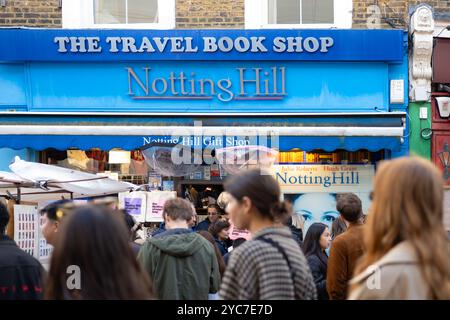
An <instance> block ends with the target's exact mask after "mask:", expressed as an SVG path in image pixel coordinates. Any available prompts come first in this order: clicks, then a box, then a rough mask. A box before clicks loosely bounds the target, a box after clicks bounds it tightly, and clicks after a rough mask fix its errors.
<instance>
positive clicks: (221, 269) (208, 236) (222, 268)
mask: <svg viewBox="0 0 450 320" xmlns="http://www.w3.org/2000/svg"><path fill="white" fill-rule="evenodd" d="M197 233H198V234H199V235H201V236H202V237H203V238H205V239H206V240H208V241H209V242H210V243H211V244H212V246H213V247H214V252H215V253H216V257H217V262H218V263H219V272H220V277H223V274H224V273H225V261H224V260H223V257H222V254H221V252H220V249H219V247H218V246H217V243H216V240H215V239H214V237H213V236H212V234H211V233H209V232H208V231H205V230H200V231H197Z"/></svg>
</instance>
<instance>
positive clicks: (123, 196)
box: [119, 191, 147, 222]
mask: <svg viewBox="0 0 450 320" xmlns="http://www.w3.org/2000/svg"><path fill="white" fill-rule="evenodd" d="M119 209H124V210H125V211H126V212H127V213H128V214H129V215H131V216H133V217H134V218H135V219H136V221H137V222H145V215H146V211H147V192H146V191H134V192H121V193H119Z"/></svg>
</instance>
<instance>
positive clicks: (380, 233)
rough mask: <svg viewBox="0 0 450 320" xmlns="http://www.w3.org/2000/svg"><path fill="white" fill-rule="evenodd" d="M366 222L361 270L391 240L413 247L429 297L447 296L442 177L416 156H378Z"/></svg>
mask: <svg viewBox="0 0 450 320" xmlns="http://www.w3.org/2000/svg"><path fill="white" fill-rule="evenodd" d="M373 196H374V199H373V203H372V207H371V209H370V211H371V212H370V214H368V221H367V225H366V229H367V230H366V231H367V233H366V239H365V242H366V253H365V255H364V256H363V257H362V260H361V261H360V264H359V265H358V266H357V268H356V273H360V272H361V271H363V270H364V269H365V268H367V267H368V266H370V265H371V264H373V263H374V262H376V261H378V260H379V259H380V258H381V257H382V256H384V255H385V254H386V253H387V252H388V251H389V250H391V249H392V248H393V247H394V246H395V245H397V244H398V243H400V242H402V241H408V242H409V243H410V244H411V245H412V246H413V248H414V251H415V253H416V255H417V258H418V260H419V263H420V268H421V271H422V275H423V277H424V279H425V281H426V283H427V284H428V286H429V289H430V291H431V294H432V298H433V299H446V300H447V299H450V247H449V243H448V239H447V235H446V233H445V229H444V225H443V179H442V175H441V173H440V172H439V170H438V169H437V168H436V167H435V166H434V165H432V164H431V163H430V162H429V161H426V160H424V159H420V158H416V157H414V158H398V159H395V160H391V161H386V162H382V164H381V165H380V167H379V169H378V172H377V174H376V177H375V183H374V194H373Z"/></svg>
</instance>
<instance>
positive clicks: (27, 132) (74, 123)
mask: <svg viewBox="0 0 450 320" xmlns="http://www.w3.org/2000/svg"><path fill="white" fill-rule="evenodd" d="M405 118H406V115H405V113H402V112H387V113H365V114H284V115H258V116H257V115H230V114H221V115H213V116H211V115H207V116H205V115H195V116H192V115H177V116H170V115H145V114H144V115H117V114H113V115H101V114H99V115H86V114H84V115H83V114H78V115H73V114H72V115H71V114H45V113H41V114H31V113H26V112H24V113H22V114H19V113H9V114H3V115H2V117H1V118H0V148H11V149H16V150H17V149H24V148H30V149H34V150H44V149H48V148H55V149H59V150H66V149H70V148H76V149H81V150H88V149H92V148H99V149H102V150H111V149H113V148H121V149H124V150H133V149H138V148H140V147H142V146H143V145H145V144H148V143H151V142H163V143H181V141H180V140H178V141H174V136H175V137H179V138H178V139H183V143H182V144H183V145H185V146H191V147H195V146H200V147H201V148H204V147H207V146H211V147H214V148H222V147H228V146H234V145H246V144H259V145H266V146H270V147H275V148H277V149H279V150H280V151H289V150H292V149H300V150H304V151H311V150H314V149H322V150H325V151H328V152H330V151H333V150H337V149H344V150H348V151H356V150H361V149H365V150H369V151H378V150H382V149H387V150H392V151H399V150H400V149H401V148H402V144H403V143H404V139H403V136H404V124H405ZM198 123H201V125H200V127H198ZM180 130H181V132H182V133H180ZM198 130H200V131H198ZM177 131H178V133H177ZM199 132H200V133H199ZM260 132H263V133H268V132H269V134H268V135H269V136H277V137H279V139H278V140H277V141H278V142H277V143H276V144H275V145H270V144H271V143H273V142H272V141H274V140H269V145H268V144H267V142H266V141H264V139H263V138H261V134H260ZM230 133H231V134H230ZM217 137H219V138H217ZM214 138H217V139H215V140H214ZM228 140H229V141H228Z"/></svg>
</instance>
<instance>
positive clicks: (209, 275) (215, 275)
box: [138, 198, 220, 300]
mask: <svg viewBox="0 0 450 320" xmlns="http://www.w3.org/2000/svg"><path fill="white" fill-rule="evenodd" d="M163 216H164V220H165V223H166V229H167V231H165V232H163V233H160V234H158V235H156V236H154V237H152V238H150V239H148V240H147V241H146V242H145V243H144V245H143V246H142V248H141V250H140V251H139V255H138V260H139V261H140V262H141V263H142V265H143V266H144V268H145V270H146V271H147V272H148V274H149V276H150V278H151V279H152V281H153V287H154V291H155V294H156V296H157V297H158V298H159V299H163V300H207V299H208V294H209V293H216V292H217V291H218V290H219V286H220V274H219V265H218V262H217V257H216V255H215V252H214V249H213V246H212V245H211V243H209V242H208V241H207V240H206V239H205V238H203V237H202V236H200V235H198V234H197V233H195V232H193V231H192V229H191V228H189V222H190V220H191V219H192V216H193V208H192V205H191V203H190V202H189V201H187V200H184V199H181V198H177V199H171V200H168V201H166V203H165V204H164V208H163Z"/></svg>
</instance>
